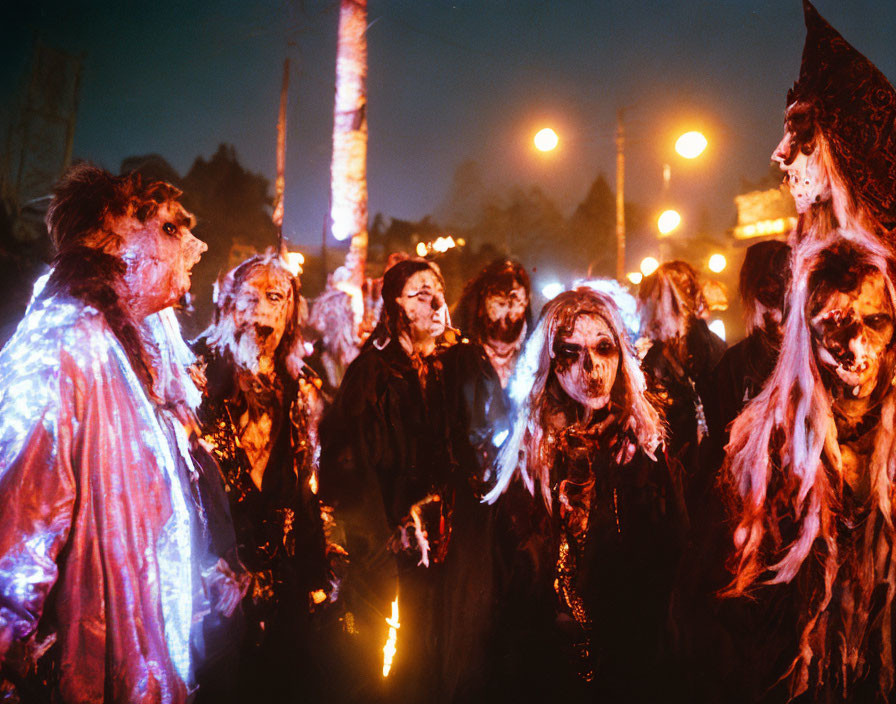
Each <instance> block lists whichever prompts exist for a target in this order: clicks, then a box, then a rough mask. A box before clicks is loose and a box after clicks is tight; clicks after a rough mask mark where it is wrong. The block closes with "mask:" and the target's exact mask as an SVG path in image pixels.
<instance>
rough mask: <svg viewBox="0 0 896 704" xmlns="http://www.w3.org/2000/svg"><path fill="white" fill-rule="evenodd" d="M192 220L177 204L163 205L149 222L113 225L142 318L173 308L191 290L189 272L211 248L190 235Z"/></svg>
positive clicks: (133, 220)
mask: <svg viewBox="0 0 896 704" xmlns="http://www.w3.org/2000/svg"><path fill="white" fill-rule="evenodd" d="M191 223H192V217H191V216H190V214H189V213H187V211H186V210H184V208H183V206H182V205H180V203H177V202H168V203H162V204H161V205H160V206H159V208H158V210H157V211H156V214H155V215H154V216H153V217H152V218H150V219H148V220H147V221H146V222H142V223H141V222H140V221H139V220H138V219H137V218H133V217H127V218H125V219H124V221H123V222H122V221H120V222H117V223H115V224H114V228H115V231H116V232H117V233H119V234H120V235H121V237H122V240H123V244H122V247H121V250H120V253H119V254H120V256H121V259H122V261H124V263H125V266H126V267H127V268H126V271H125V275H124V280H125V284H126V286H127V289H128V292H129V295H130V296H131V297H132V299H133V300H132V303H133V304H134V305H135V307H136V309H137V310H138V311H139V312H140V313H141V314H143V315H149V314H151V313H156V312H158V311H160V310H162V309H163V308H167V307H168V306H171V305H174V304H175V303H177V302H178V301H179V300H180V299H181V298H182V297H183V295H184V294H185V293H186V292H187V291H189V290H190V272H191V270H192V269H193V267H194V266H195V265H196V263H197V262H198V261H199V258H200V257H201V256H202V253H203V252H205V251H206V250H207V249H208V247H206V245H205V243H204V242H202V241H201V240H198V239H196V237H194V236H193V233H192V232H190V225H191Z"/></svg>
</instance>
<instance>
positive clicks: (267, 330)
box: [255, 323, 274, 340]
mask: <svg viewBox="0 0 896 704" xmlns="http://www.w3.org/2000/svg"><path fill="white" fill-rule="evenodd" d="M273 334H274V328H272V327H271V326H270V325H259V324H257V323H256V325H255V335H256V336H257V337H258V339H259V340H266V339H267V338H269V337H270V336H271V335H273Z"/></svg>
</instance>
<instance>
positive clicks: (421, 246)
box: [417, 242, 426, 257]
mask: <svg viewBox="0 0 896 704" xmlns="http://www.w3.org/2000/svg"><path fill="white" fill-rule="evenodd" d="M417 256H418V257H425V256H426V243H425V242H418V243H417Z"/></svg>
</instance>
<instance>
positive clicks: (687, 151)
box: [675, 132, 708, 159]
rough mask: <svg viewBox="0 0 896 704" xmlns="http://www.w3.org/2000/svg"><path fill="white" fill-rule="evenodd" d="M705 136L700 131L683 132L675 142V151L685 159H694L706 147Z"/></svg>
mask: <svg viewBox="0 0 896 704" xmlns="http://www.w3.org/2000/svg"><path fill="white" fill-rule="evenodd" d="M707 144H708V142H707V141H706V137H704V136H703V135H702V134H701V133H700V132H685V133H684V134H683V135H681V137H679V138H678V140H677V141H676V142H675V151H676V152H678V153H679V155H681V156H683V157H684V158H685V159H696V158H697V157H698V156H700V155H701V154H702V153H703V150H704V149H706V145H707Z"/></svg>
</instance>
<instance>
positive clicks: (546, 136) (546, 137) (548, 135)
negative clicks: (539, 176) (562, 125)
mask: <svg viewBox="0 0 896 704" xmlns="http://www.w3.org/2000/svg"><path fill="white" fill-rule="evenodd" d="M533 141H534V142H535V148H536V149H538V150H539V151H542V152H549V151H551V150H552V149H555V148H556V147H557V145H558V144H559V143H560V138H559V137H558V136H557V133H556V132H554V130H552V129H551V128H550V127H545V128H544V129H543V130H539V131H538V133H537V134H536V135H535V139H534V140H533Z"/></svg>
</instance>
